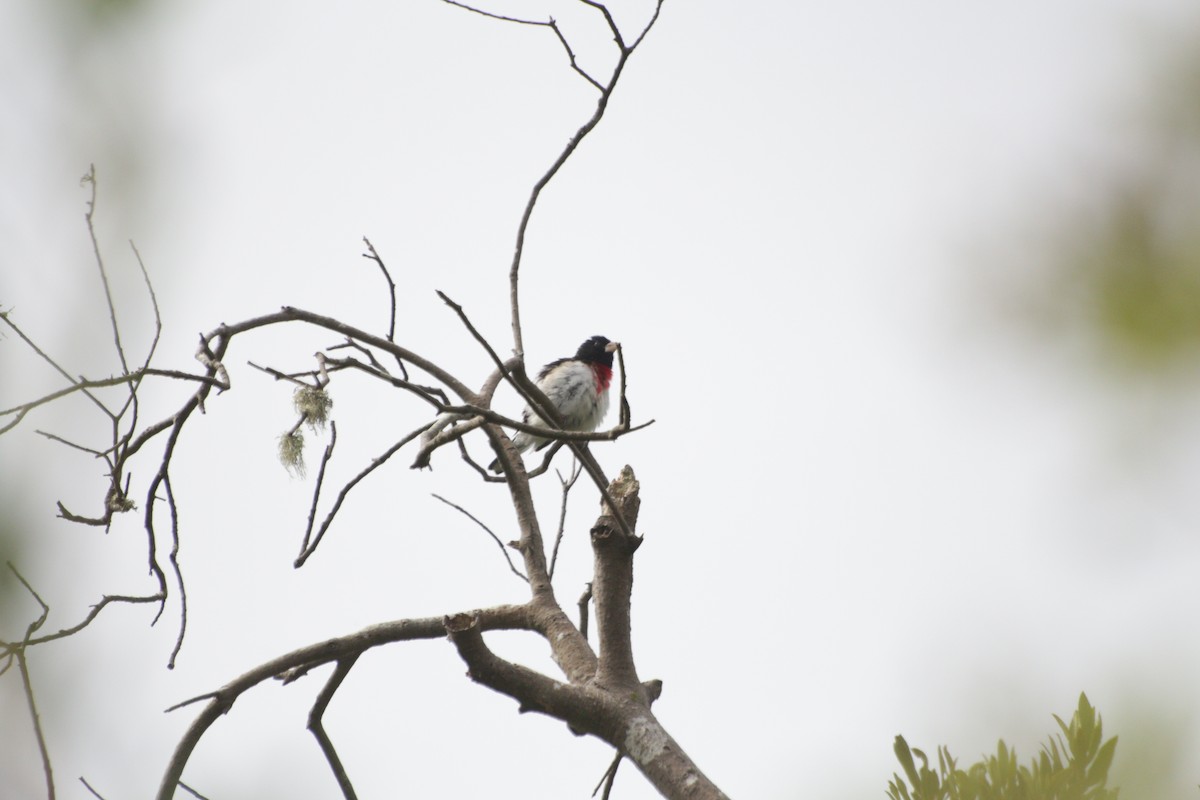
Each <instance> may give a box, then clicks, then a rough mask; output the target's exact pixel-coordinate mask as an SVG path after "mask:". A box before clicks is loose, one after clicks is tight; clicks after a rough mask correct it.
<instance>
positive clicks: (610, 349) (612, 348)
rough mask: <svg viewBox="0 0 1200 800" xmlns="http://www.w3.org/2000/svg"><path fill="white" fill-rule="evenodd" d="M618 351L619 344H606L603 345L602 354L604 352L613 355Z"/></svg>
mask: <svg viewBox="0 0 1200 800" xmlns="http://www.w3.org/2000/svg"><path fill="white" fill-rule="evenodd" d="M620 349H621V343H620V342H609V343H608V344H606V345H604V352H606V353H615V352H617V351H618V350H620Z"/></svg>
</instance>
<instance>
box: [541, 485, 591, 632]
mask: <svg viewBox="0 0 1200 800" xmlns="http://www.w3.org/2000/svg"><path fill="white" fill-rule="evenodd" d="M581 472H583V466H582V465H581V464H579V462H575V463H574V464H572V465H571V478H570V479H569V480H568V479H566V478H564V477H563V476H562V473H561V472H558V470H555V473H556V474H557V475H558V482H559V484H561V487H562V502H561V503H560V504H559V511H558V533H557V534H556V535H555V536H554V549H553V550H552V551H551V553H550V580H554V566H555V564H557V563H558V546H559V545H560V544H562V540H563V533H564V531H565V526H566V523H567V499H568V497H569V496H570V494H571V487H573V486H574V485H575V481H577V480H579V475H580V473H581ZM585 636H586V634H585Z"/></svg>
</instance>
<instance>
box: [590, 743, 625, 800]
mask: <svg viewBox="0 0 1200 800" xmlns="http://www.w3.org/2000/svg"><path fill="white" fill-rule="evenodd" d="M624 757H625V755H624V754H623V753H622V752H621V751H620V750H618V751H617V755H616V756H615V757H614V758H613V760H612V763H611V764H609V765H608V769H606V770H604V774H603V775H601V776H600V782H599V783H597V784H596V788H595V789H593V790H592V797H595V796H596V793H597V792H599V791H600V787H601V786H603V787H604V794H602V795H600V800H608V795H609V792H611V791H612V787H613V781H614V780H616V779H617V767H619V766H621V759H623V758H624Z"/></svg>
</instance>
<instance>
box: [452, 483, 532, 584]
mask: <svg viewBox="0 0 1200 800" xmlns="http://www.w3.org/2000/svg"><path fill="white" fill-rule="evenodd" d="M433 496H434V498H436V499H438V500H441V501H442V502H443V503H445V504H446V505H448V506H450V507H451V508H453V509H455V510H457V511H458V512H459V513H460V514H462V515H463V516H465V517H466V518H467V519H469V520H471V521H472V522H474V523H475V524H476V525H478V526H479V527H481V528H483V530H484V531H486V532H487V535H488V536H490V537H492V541H493V542H495V543H496V546H497V547H499V548H500V552H501V553H502V554H503V555H504V560H505V561H507V562H508V568H509V569H510V570H512V573H513V574H514V575H516V576H517V577H518V578H520V579H521V580H523V581H525V582H526V583H529V578H527V577H526V576H525V574H524V573H523V572H521V570H519V569H517V565H516V564H514V563H513V561H512V557H510V556H509V555H508V548H507V547H505V546H504V542H502V541H500V537H499V536H497V535H496V534H495V533H493V532H492V529H491V528H489V527H488V526H487V525H484V524H483V523H482V522H481V521H480V520H479V518H478V517H476V516H475V515H474V514H472V513H471V512H470V511H467V510H466V509H465V508H463V507H462V506H460V505H458V504H457V503H452V502H450V501H449V500H447V499H446V498H444V497H442V496H441V495H440V494H435V495H433Z"/></svg>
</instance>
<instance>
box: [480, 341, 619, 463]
mask: <svg viewBox="0 0 1200 800" xmlns="http://www.w3.org/2000/svg"><path fill="white" fill-rule="evenodd" d="M618 347H620V345H619V344H617V343H616V342H610V341H609V340H608V339H605V338H604V337H603V336H593V337H592V338H590V339H588V340H587V341H586V342H584V343H583V344H581V345H579V349H578V350H577V351H575V355H574V357H572V358H560V359H558V360H557V361H551V362H550V363H549V364H547V365H546V366H544V367H542V371H541V372H539V373H538V376H537V387H538V388H539V389H541V390H542V394H544V395H546V397H547V398H548V399H549V400H550V402H551V403H552V404H553V405H554V408H555V410H557V411H558V415H559V416H560V417H561V418H562V424H563V430H568V431H588V432H590V431H594V430H596V426H598V425H599V424H600V420H602V419H604V415H605V414H606V413H608V387H609V384H611V383H612V364H613V353H615V352H616V351H617V348H618ZM521 419H523V420H524V421H525V422H526V423H528V424H530V425H537V426H539V427H543V428H553V427H554V426H553V425H550V424H548V423H547V422H546V421H545V420H543V419H542V418H541V417H540V416H538V415H537V413H536V412H534V410H533V409H532V408H530V407H529V406H525V413H524V414H523V415H522V416H521ZM550 441H551V440H550V439H544V438H542V437H541V436H534V435H533V434H529V433H525V432H524V431H519V432H518V433H517V435H516V436H514V437H513V440H512V442H513V444H514V445H515V446H516V448H517V450H519V451H521V452H522V453H524V452H525V451H526V450H528V449H529V448H531V447H532V448H534V449H536V450H541V449H542V448H543V447H545V446H546V445H548V444H550ZM488 469H490V470H491V471H492V472H496V473H499V472H501V471H502V467H501V466H500V460H499V459H496V460H495V461H493V462H492V463H491V464H489V465H488Z"/></svg>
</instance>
